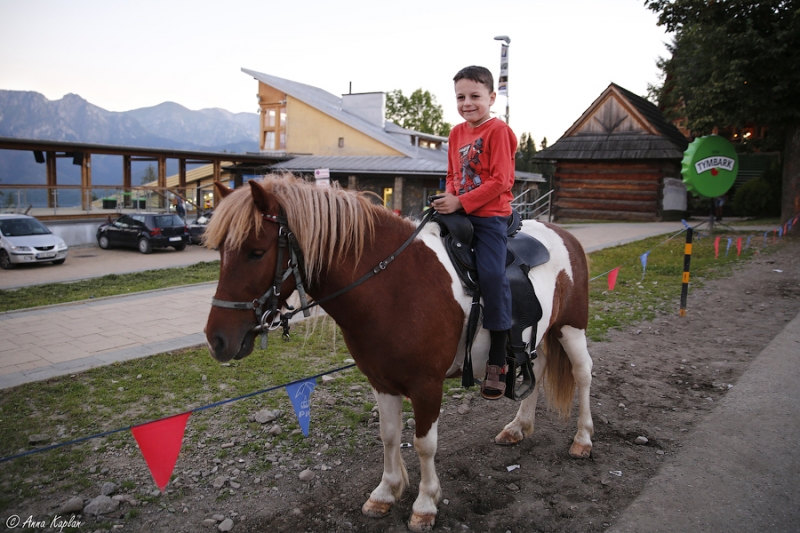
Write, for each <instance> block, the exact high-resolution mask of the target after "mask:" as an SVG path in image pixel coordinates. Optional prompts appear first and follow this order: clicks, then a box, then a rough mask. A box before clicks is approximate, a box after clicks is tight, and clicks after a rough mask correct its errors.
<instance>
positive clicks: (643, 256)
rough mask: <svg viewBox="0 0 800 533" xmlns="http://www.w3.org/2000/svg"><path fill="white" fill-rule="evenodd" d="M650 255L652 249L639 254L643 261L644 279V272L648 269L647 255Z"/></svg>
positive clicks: (640, 259)
mask: <svg viewBox="0 0 800 533" xmlns="http://www.w3.org/2000/svg"><path fill="white" fill-rule="evenodd" d="M648 255H650V250H648V251H646V252H645V253H643V254H642V255H640V256H639V261H641V262H642V279H644V272H645V270H647V256H648Z"/></svg>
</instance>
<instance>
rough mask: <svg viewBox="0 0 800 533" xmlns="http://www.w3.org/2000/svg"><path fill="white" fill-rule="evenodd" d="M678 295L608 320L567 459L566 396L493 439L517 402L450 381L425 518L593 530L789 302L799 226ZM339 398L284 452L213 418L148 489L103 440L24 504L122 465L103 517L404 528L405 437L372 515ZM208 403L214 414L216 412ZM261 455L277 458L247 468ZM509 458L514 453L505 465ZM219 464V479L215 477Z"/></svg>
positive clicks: (126, 525)
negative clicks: (630, 320)
mask: <svg viewBox="0 0 800 533" xmlns="http://www.w3.org/2000/svg"><path fill="white" fill-rule="evenodd" d="M778 270H780V271H781V272H778ZM675 308H676V312H675V313H674V314H670V315H665V316H661V317H659V318H657V319H655V320H653V321H652V322H643V323H639V324H636V325H634V326H632V327H628V328H626V329H624V330H622V331H613V332H611V333H610V335H609V340H608V341H605V342H595V343H591V344H590V346H589V351H590V353H591V355H592V357H593V360H594V369H593V375H594V379H593V383H592V394H591V399H592V412H593V419H594V424H595V435H594V439H593V441H594V449H593V451H592V456H591V458H589V459H586V460H576V459H572V458H570V457H569V455H568V453H567V451H568V448H569V445H570V442H571V439H572V436H573V435H574V432H575V429H576V428H575V413H576V410H573V416H572V419H571V420H570V421H569V422H563V421H561V420H559V419H558V418H557V417H556V416H555V415H554V414H553V413H551V412H548V411H547V409H546V408H545V407H544V405H545V403H544V399H542V400H540V402H539V410H538V416H537V424H536V429H535V432H534V434H533V436H532V437H530V438H528V439H526V440H524V441H523V442H522V443H521V444H519V445H516V446H511V447H501V446H497V445H495V444H494V443H493V440H492V439H493V437H494V435H496V434H497V433H498V432H499V431H500V430H501V429H502V428H503V426H504V425H505V424H506V423H507V422H509V421H511V419H512V418H513V417H514V414H515V412H516V409H517V405H516V404H515V403H513V402H511V401H508V400H502V401H498V402H487V401H484V400H481V399H480V398H479V397H477V395H476V394H475V393H474V391H469V392H468V391H459V392H455V393H453V392H451V393H450V394H449V395H447V396H446V398H445V403H444V405H443V412H442V416H441V419H440V423H439V449H438V453H437V456H436V466H437V472H438V474H439V477H440V481H441V484H442V502H441V503H440V505H439V515H438V517H437V523H436V526H435V528H434V530H435V531H436V530H438V531H459V532H460V531H481V532H499V533H504V532H513V533H517V532H520V533H521V532H534V531H536V532H538V531H541V532H573V531H574V532H593V531H603V530H605V529H606V528H607V527H608V526H609V525H610V524H612V523H613V522H614V520H615V518H616V517H617V516H618V514H619V513H620V512H621V511H622V510H623V509H625V508H626V507H627V506H628V504H629V503H630V502H631V501H632V500H633V499H634V498H635V497H636V496H637V495H638V493H639V492H640V490H641V489H642V488H643V486H644V485H645V483H646V481H647V480H648V479H649V478H650V477H652V476H653V475H654V474H655V473H656V471H657V470H658V469H659V468H660V467H661V466H662V465H664V464H665V463H668V462H669V461H672V460H674V458H675V457H676V456H677V455H678V454H680V453H681V447H682V445H683V442H684V441H685V439H686V437H687V436H688V435H689V434H691V432H692V431H693V430H694V428H695V427H696V426H697V425H698V424H699V423H700V422H701V421H702V419H703V417H704V416H705V415H706V414H707V413H709V412H710V411H712V410H713V409H714V408H715V406H716V405H717V404H718V402H719V401H720V399H721V398H722V397H723V396H724V395H725V394H726V393H727V391H728V390H730V389H731V388H732V387H736V382H737V380H738V378H739V377H740V376H741V375H742V373H743V372H745V371H746V370H747V368H748V365H749V364H750V362H751V361H752V360H753V358H755V357H756V356H757V355H758V354H759V352H760V351H761V350H762V349H763V348H764V347H765V346H766V345H767V344H768V343H769V341H770V340H771V339H772V338H773V337H774V336H775V335H776V334H778V333H779V332H780V331H781V330H782V329H783V328H784V326H785V325H786V323H787V322H788V321H789V320H791V319H792V318H794V317H795V316H796V315H797V313H798V312H800V241H798V240H797V239H794V241H790V242H788V243H787V244H786V245H785V246H784V247H783V248H782V249H780V250H779V251H778V252H777V253H774V254H771V255H763V256H761V257H760V258H757V259H755V260H754V261H752V262H750V263H748V264H747V265H745V266H742V267H740V268H739V269H738V270H736V271H735V272H734V273H733V274H732V276H731V277H729V278H726V279H721V280H715V281H710V282H707V283H706V285H705V286H704V287H703V288H699V289H693V290H692V291H691V292H690V296H689V312H688V316H687V317H685V318H680V317H679V316H678V314H677V300H676V302H675ZM352 394H354V395H357V396H359V401H360V399H361V398H368V396H369V392H368V390H366V389H365V390H363V391H362V392H352ZM348 402H349V399H348V398H342V397H338V398H336V397H333V396H332V395H331V394H330V393H329V392H328V391H326V388H325V385H324V384H320V385H319V386H318V387H317V390H316V391H315V392H314V393H313V395H312V410H311V412H312V432H311V437H310V439H311V441H310V442H309V443H310V444H311V445H312V447H311V449H310V451H308V450H307V451H303V452H298V451H297V450H294V451H293V450H292V449H291V447H290V446H289V445H281V446H275V447H274V448H266V447H263V445H260V446H261V447H260V449H258V450H257V451H253V447H247V446H245V444H246V443H248V442H257V443H260V442H261V441H263V440H264V439H265V433H266V432H265V431H264V429H263V428H262V427H260V426H259V424H258V423H251V424H246V425H243V426H241V427H236V426H234V427H230V426H225V425H222V424H221V425H220V427H219V428H218V429H216V430H214V431H217V432H220V433H222V435H218V436H220V437H221V439H217V440H219V441H221V442H229V441H233V442H235V443H236V444H235V445H234V446H233V447H232V448H230V449H229V452H230V453H229V455H228V456H227V457H225V458H224V459H215V458H216V456H217V455H218V452H219V444H215V445H213V446H212V445H211V444H210V443H209V445H208V446H204V447H200V445H198V446H197V447H193V448H192V447H190V448H189V449H186V450H184V452H183V453H182V454H181V457H180V459H179V461H178V465H177V467H176V473H177V474H178V479H176V480H173V482H172V483H171V484H170V486H169V489H168V492H167V493H166V494H164V495H162V496H159V497H155V496H152V495H150V496H149V497H148V496H147V495H148V494H149V493H151V492H152V491H153V489H154V488H155V487H154V485H153V483H152V480H151V479H150V475H149V473H148V471H147V469H146V468H145V467H144V466H143V465H142V464H141V463H143V462H142V461H141V460H140V458H137V455H138V450H136V449H135V448H132V447H125V448H122V449H116V450H115V449H114V448H113V447H109V448H108V449H107V450H106V451H105V453H104V456H103V457H102V459H101V461H100V462H99V466H98V468H97V471H96V473H93V474H91V475H90V476H89V477H90V479H91V480H92V482H93V483H96V486H92V487H90V488H87V489H85V490H82V491H80V492H75V493H70V494H49V495H47V496H46V497H43V498H42V499H41V500H40V501H35V502H34V501H32V502H26V503H25V504H24V506H21V509H22V507H24V511H25V513H24V514H33V515H34V516H43V515H47V516H52V515H54V514H55V513H56V512H57V510H58V507H59V506H60V505H61V504H63V502H64V501H65V500H67V499H69V497H71V496H73V495H78V496H80V497H83V498H85V499H89V498H92V497H94V496H96V495H97V494H98V493H99V487H100V486H101V485H102V484H103V483H104V482H106V481H113V482H115V483H118V484H119V483H120V482H122V481H124V480H128V481H129V482H130V481H132V483H129V484H128V486H127V487H126V488H124V489H120V490H119V492H122V493H125V492H128V493H130V494H131V495H132V496H133V497H135V498H137V499H138V500H139V501H138V504H137V505H136V506H131V505H130V503H129V502H126V503H123V504H122V505H121V507H120V508H119V510H118V511H116V512H115V513H112V514H110V515H107V516H106V517H105V518H104V519H103V520H101V521H102V522H105V523H106V524H109V523H110V524H115V525H116V526H117V529H115V531H135V532H139V531H141V532H150V531H153V532H167V531H169V532H177V531H186V532H193V531H206V530H207V531H215V530H216V529H217V527H218V525H219V523H220V522H221V521H222V519H223V518H230V519H231V520H232V521H233V528H232V531H234V532H242V533H244V532H253V533H255V532H264V531H270V532H301V531H311V532H350V531H362V532H378V531H380V532H401V531H406V530H407V528H406V521H407V520H408V518H409V516H410V514H411V505H412V504H413V501H414V499H415V498H416V495H417V486H418V484H419V463H418V460H417V458H416V454H415V453H414V451H413V448H404V449H403V451H402V453H403V457H404V459H405V462H406V467H407V469H408V472H409V477H410V482H411V485H410V487H409V488H408V489H407V490H406V492H405V494H404V497H403V499H402V501H400V502H399V503H398V504H397V505H396V506H395V507H394V508H393V509H392V510H391V512H390V513H389V515H388V516H387V517H385V518H382V519H371V518H367V517H365V516H363V515H362V514H361V505H362V504H363V503H364V501H365V500H366V499H367V498H368V496H369V493H370V492H371V491H372V489H374V488H375V486H377V484H378V482H379V481H380V477H381V473H382V462H383V452H382V446H381V444H380V441H379V440H378V438H377V435H378V427H377V419H376V418H375V417H373V418H372V420H371V421H370V422H369V423H367V424H362V425H360V426H359V429H358V430H356V431H355V432H353V433H351V432H350V431H342V432H336V431H335V430H334V431H330V432H329V433H327V434H322V431H321V430H320V429H315V428H314V422H313V413H314V411H315V409H334V408H337V406H341V405H347V404H348ZM464 404H467V405H468V406H469V410H467V409H465V408H463V407H461V406H462V405H464ZM459 408H461V409H460V411H459ZM465 411H468V412H465ZM218 416H219V419H220V420H223V419H224V417H225V413H224V411H223V412H220V413H219V415H218ZM284 416H291V414H289V415H284ZM193 431H194V430H193V429H192V425H191V424H190V425H189V427H188V428H187V441H193V442H195V441H197V439H195V437H196V436H197V435H196V434H194V435H193V433H192V432H193ZM640 436H642V437H646V438H647V439H648V441H647V443H646V444H644V445H639V444H635V443H634V441H635V440H636V439H637V437H640ZM353 438H355V442H357V443H358V444H356V446H355V450H354V452H353V453H347V452H346V451H344V450H345V448H346V446H345V443H346V442H347V441H348V440H351V441H352V439H353ZM412 440H413V430H412V429H410V428H406V429H404V432H403V441H404V442H412ZM199 442H200V443H201V444H202V442H203V441H202V439H200V440H199ZM131 457H132V458H133V459H131ZM265 458H266V460H268V461H270V462H272V463H273V466H272V467H271V468H270V469H269V470H263V469H257V468H256V467H255V465H256V464H257V463H258V462H259V461H261V462H263V461H264V459H265ZM512 465H519V467H518V468H515V469H513V470H510V471H509V469H508V468H507V467H509V466H512ZM306 468H309V469H311V471H312V472H313V473H314V478H313V479H311V480H309V481H301V480H300V479H299V477H298V474H299V473H300V472H301V471H302V470H304V469H306ZM106 469H107V470H106ZM222 475H224V476H226V477H227V479H226V480H224V484H223V485H222V486H221V487H215V486H214V485H213V482H214V481H215V480H220V476H222ZM218 484H219V483H218ZM145 502H147V503H145ZM132 510H135V512H131V511H132ZM214 515H218V516H216V518H215V517H214ZM83 520H84V525H83V527H82V528H81V531H93V530H95V529H99V525H95V524H98V523H97V522H95V519H94V518H85V519H83ZM204 521H205V522H204Z"/></svg>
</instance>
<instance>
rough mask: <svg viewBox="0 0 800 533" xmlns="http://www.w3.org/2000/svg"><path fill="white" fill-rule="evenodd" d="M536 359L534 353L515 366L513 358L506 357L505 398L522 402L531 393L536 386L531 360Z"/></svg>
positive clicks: (515, 362)
mask: <svg viewBox="0 0 800 533" xmlns="http://www.w3.org/2000/svg"><path fill="white" fill-rule="evenodd" d="M535 358H536V352H533V353H532V354H531V357H526V358H525V361H524V362H523V363H522V364H521V365H518V364H517V360H516V358H515V357H507V358H506V362H507V363H508V364H507V365H506V366H507V367H508V369H509V371H508V373H507V374H506V388H505V396H506V398H509V399H511V400H514V401H517V402H519V401H522V400H524V399H525V398H527V397H528V396H530V395H531V393H532V392H533V389H534V386H535V385H536V377H535V376H534V375H533V364H532V363H531V359H535Z"/></svg>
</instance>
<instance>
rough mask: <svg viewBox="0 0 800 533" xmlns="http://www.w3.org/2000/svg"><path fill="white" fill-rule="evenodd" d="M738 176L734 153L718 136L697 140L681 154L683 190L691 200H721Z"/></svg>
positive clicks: (737, 157) (737, 163)
mask: <svg viewBox="0 0 800 533" xmlns="http://www.w3.org/2000/svg"><path fill="white" fill-rule="evenodd" d="M738 172H739V156H738V155H737V154H736V150H735V149H734V148H733V145H732V144H731V143H729V142H728V141H727V140H726V139H725V138H724V137H720V136H719V135H708V136H706V137H699V138H697V139H695V140H694V141H692V143H691V144H689V147H688V148H687V149H686V151H685V152H684V153H683V161H682V162H681V175H682V176H683V183H684V185H686V190H688V191H689V192H690V193H692V194H693V195H695V196H705V197H707V198H716V197H717V196H722V195H723V194H725V193H726V192H728V189H730V188H731V187H732V186H733V182H734V181H736V174H738Z"/></svg>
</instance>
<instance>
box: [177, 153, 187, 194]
mask: <svg viewBox="0 0 800 533" xmlns="http://www.w3.org/2000/svg"><path fill="white" fill-rule="evenodd" d="M178 194H180V195H181V196H186V160H185V159H178Z"/></svg>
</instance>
